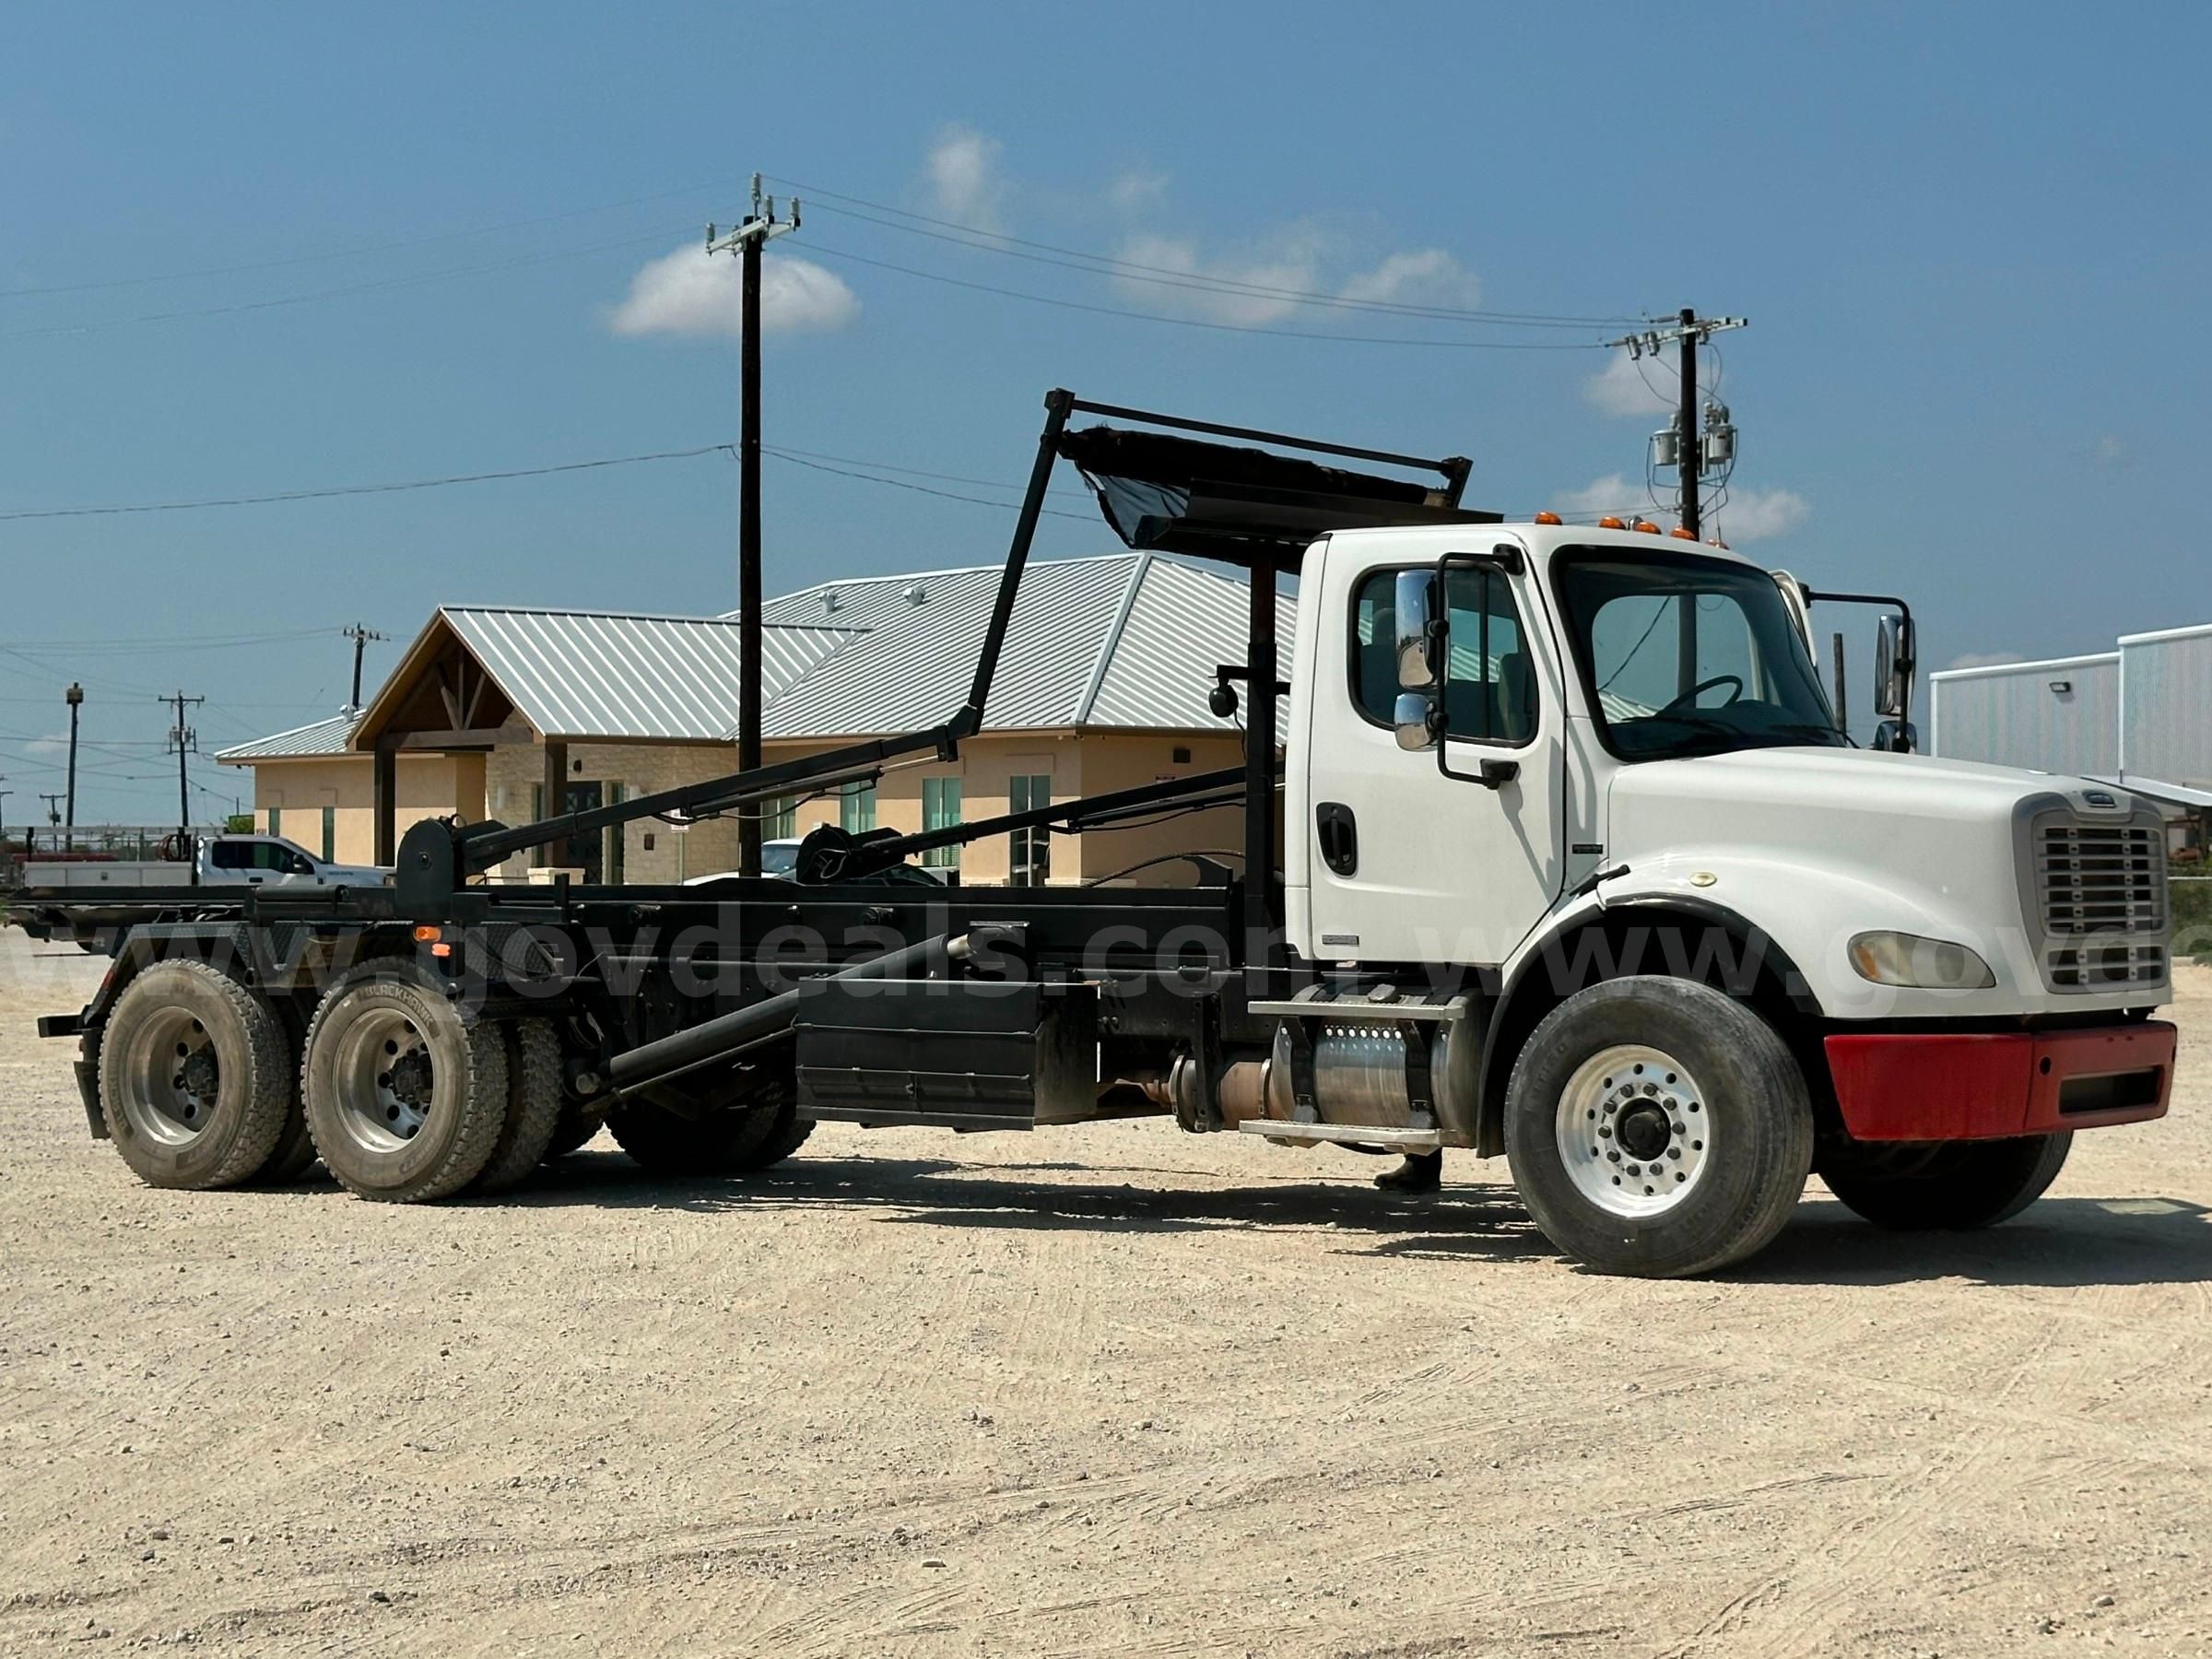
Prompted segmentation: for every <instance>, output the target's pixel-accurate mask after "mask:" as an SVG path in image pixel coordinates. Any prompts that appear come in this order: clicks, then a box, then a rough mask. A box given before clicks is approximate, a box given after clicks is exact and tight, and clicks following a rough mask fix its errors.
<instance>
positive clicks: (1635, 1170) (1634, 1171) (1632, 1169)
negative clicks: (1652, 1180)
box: [1629, 1164, 1643, 1175]
mask: <svg viewBox="0 0 2212 1659" xmlns="http://www.w3.org/2000/svg"><path fill="white" fill-rule="evenodd" d="M1629 1173H1630V1174H1631V1175H1641V1174H1642V1173H1643V1171H1642V1169H1641V1166H1639V1165H1636V1164H1630V1166H1629Z"/></svg>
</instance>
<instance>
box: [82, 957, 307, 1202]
mask: <svg viewBox="0 0 2212 1659" xmlns="http://www.w3.org/2000/svg"><path fill="white" fill-rule="evenodd" d="M292 1098H293V1097H292V1068H291V1044H290V1042H289V1041H288V1040H287V1038H286V1036H285V1031H284V1027H283V1023H282V1022H281V1021H280V1020H279V1019H278V1018H277V1014H276V1012H275V1010H273V1009H271V1008H270V1007H269V1006H267V1005H266V1004H264V1003H261V1002H258V1001H256V1000H255V999H254V997H253V994H252V993H251V992H249V991H248V990H247V989H246V988H245V987H244V986H243V985H241V984H240V983H239V982H237V981H236V980H233V979H231V978H230V977H229V975H228V974H226V973H224V972H222V971H220V970H219V969H217V968H213V967H210V966H209V965H208V964H207V963H206V962H196V961H166V962H155V963H153V964H151V965H150V966H148V967H147V968H146V969H145V970H143V971H141V972H140V973H139V974H138V976H137V977H136V978H135V979H134V980H133V981H132V982H130V984H129V985H128V986H127V987H126V988H125V989H124V993H123V994H122V995H121V996H120V997H118V998H117V999H116V1002H115V1009H114V1012H113V1013H112V1014H111V1015H110V1016H109V1018H108V1022H107V1027H106V1030H104V1031H103V1033H102V1034H101V1038H100V1114H101V1116H102V1117H103V1118H104V1119H105V1120H106V1123H107V1127H108V1135H109V1136H110V1138H112V1140H113V1141H114V1143H115V1149H116V1151H117V1152H119V1153H121V1154H122V1156H123V1160H124V1162H125V1163H127V1164H128V1165H130V1167H131V1168H132V1169H133V1170H134V1171H136V1172H137V1174H138V1176H139V1178H140V1179H141V1180H143V1181H145V1182H147V1183H148V1184H150V1185H153V1186H159V1187H176V1188H183V1189H205V1188H209V1187H227V1186H236V1185H238V1184H239V1183H240V1182H244V1181H248V1180H251V1179H252V1178H253V1176H255V1175H256V1174H258V1173H260V1172H261V1171H263V1170H264V1169H265V1167H268V1166H270V1165H271V1164H272V1163H273V1162H278V1161H281V1160H280V1159H277V1156H276V1155H277V1154H278V1152H279V1150H280V1147H281V1143H282V1142H283V1139H284V1135H285V1131H286V1127H287V1113H288V1110H289V1108H290V1106H291V1103H292Z"/></svg>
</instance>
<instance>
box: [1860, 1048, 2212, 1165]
mask: <svg viewBox="0 0 2212 1659" xmlns="http://www.w3.org/2000/svg"><path fill="white" fill-rule="evenodd" d="M1826 1046H1827V1049H1828V1069H1829V1073H1830V1076H1831V1077H1833V1078H1834V1080H1835V1086H1836V1103H1837V1105H1839V1106H1840V1107H1841V1108H1842V1112H1843V1126H1844V1128H1845V1129H1847V1130H1849V1131H1850V1133H1851V1135H1852V1138H1853V1139H1854V1140H1863V1141H1941V1140H1995V1139H2000V1138H2002V1137H2004V1136H2006V1135H2047V1134H2049V1133H2051V1132H2052V1131H2053V1130H2055V1129H2093V1128H2096V1127H2098V1126H2099V1125H2100V1124H2134V1123H2140V1122H2141V1121H2143V1120H2144V1119H2146V1118H2155V1117H2163V1116H2165V1115H2166V1100H2167V1097H2168V1096H2169V1095H2170V1094H2171V1092H2172V1090H2173V1047H2174V1029H2173V1027H2171V1025H2168V1024H2166V1023H2165V1022H2164V1021H2163V1020H2141V1021H2136V1022H2135V1023H2133V1024H2128V1025H2111V1026H2092V1027H2089V1028H2087V1029H2084V1030H2070V1031H2017V1032H2010V1031H2008V1032H2003V1033H1997V1034H1990V1035H1982V1034H1975V1033H1967V1032H1957V1031H1928V1032H1918V1031H1884V1032H1878V1033H1868V1034H1866V1035H1864V1036H1836V1037H1830V1038H1829V1039H1828V1041H1827V1045H1826Z"/></svg>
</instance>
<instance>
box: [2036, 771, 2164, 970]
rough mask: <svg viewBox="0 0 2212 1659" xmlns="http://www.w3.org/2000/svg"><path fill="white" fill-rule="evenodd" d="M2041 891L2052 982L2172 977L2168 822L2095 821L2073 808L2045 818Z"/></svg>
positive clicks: (2039, 837) (2039, 830)
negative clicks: (2077, 815)
mask: <svg viewBox="0 0 2212 1659" xmlns="http://www.w3.org/2000/svg"><path fill="white" fill-rule="evenodd" d="M2035 892H2036V904H2037V909H2038V920H2040V921H2041V924H2042V929H2043V945H2044V949H2043V970H2044V972H2045V974H2046V975H2047V976H2048V978H2049V980H2050V982H2051V984H2052V986H2053V989H2056V990H2062V991H2094V990H2101V989H2108V988H2111V987H2114V986H2119V985H2129V984H2144V983H2156V982H2160V981H2162V980H2164V979H2165V977H2166V949H2165V943H2164V937H2163V935H2164V934H2165V932H2166V832H2165V829H2164V826H2163V825H2160V824H2158V823H2155V822H2154V823H2140V822H2138V823H2088V822H2085V821H2083V820H2082V819H2080V818H2075V817H2073V816H2072V815H2071V814H2053V815H2052V816H2050V817H2047V818H2041V819H2040V820H2039V821H2038V822H2037V824H2036V826H2035ZM2154 940H2155V941H2156V942H2153V941H2154Z"/></svg>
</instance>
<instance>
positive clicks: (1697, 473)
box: [1606, 305, 1747, 536]
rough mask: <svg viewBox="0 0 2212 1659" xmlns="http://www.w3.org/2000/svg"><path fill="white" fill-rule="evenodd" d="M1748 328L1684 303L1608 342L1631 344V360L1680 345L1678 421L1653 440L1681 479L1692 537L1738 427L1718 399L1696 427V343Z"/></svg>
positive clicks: (1729, 461) (1658, 458)
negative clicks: (1669, 315)
mask: <svg viewBox="0 0 2212 1659" xmlns="http://www.w3.org/2000/svg"><path fill="white" fill-rule="evenodd" d="M1745 326H1747V319H1745V318H1742V317H1700V316H1699V315H1698V313H1697V312H1695V311H1694V310H1692V309H1691V308H1690V307H1688V306H1687V305H1686V306H1684V307H1683V308H1682V310H1681V312H1679V313H1677V317H1676V319H1675V321H1674V322H1672V323H1666V324H1653V326H1652V327H1649V328H1646V329H1645V330H1643V331H1642V332H1641V334H1632V335H1622V336H1621V337H1620V338H1619V339H1618V340H1608V341H1607V342H1606V344H1607V345H1609V346H1622V347H1627V348H1628V352H1629V356H1630V358H1631V359H1635V358H1641V357H1646V356H1649V357H1654V358H1655V357H1657V356H1658V355H1659V353H1660V350H1661V348H1662V347H1667V346H1673V347H1677V348H1678V351H1679V354H1680V358H1681V361H1680V363H1679V365H1678V367H1679V370H1680V378H1681V382H1682V394H1681V398H1680V400H1679V401H1678V402H1677V405H1676V408H1675V424H1674V425H1673V427H1672V428H1671V429H1668V430H1666V431H1664V432H1660V433H1658V434H1656V435H1655V436H1654V437H1653V441H1652V444H1653V458H1654V460H1655V462H1656V463H1657V465H1660V466H1662V467H1673V468H1674V469H1675V473H1676V477H1677V478H1678V479H1679V480H1680V494H1679V509H1680V513H1681V519H1682V528H1683V529H1685V530H1687V531H1688V532H1689V533H1690V535H1692V536H1697V535H1701V534H1702V533H1703V531H1704V528H1705V513H1704V503H1703V502H1702V501H1700V500H1699V485H1700V483H1701V482H1702V481H1703V480H1704V478H1705V477H1706V476H1707V475H1708V474H1712V473H1720V474H1725V472H1726V470H1727V469H1728V467H1729V466H1731V465H1734V463H1735V427H1734V426H1733V425H1731V424H1730V423H1729V419H1728V410H1727V407H1726V406H1724V405H1723V404H1722V403H1720V402H1718V401H1717V400H1714V401H1709V402H1708V403H1707V404H1706V406H1705V429H1704V432H1703V434H1702V435H1701V436H1700V433H1699V430H1698V347H1700V346H1701V345H1703V344H1704V343H1705V342H1706V341H1708V340H1710V339H1712V336H1713V335H1716V334H1721V333H1723V332H1724V331H1726V330H1728V329H1731V328H1743V327H1745Z"/></svg>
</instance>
